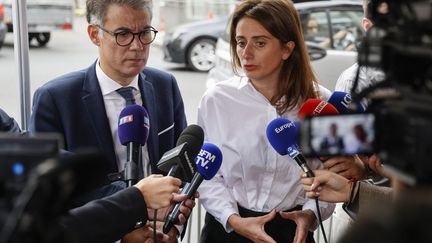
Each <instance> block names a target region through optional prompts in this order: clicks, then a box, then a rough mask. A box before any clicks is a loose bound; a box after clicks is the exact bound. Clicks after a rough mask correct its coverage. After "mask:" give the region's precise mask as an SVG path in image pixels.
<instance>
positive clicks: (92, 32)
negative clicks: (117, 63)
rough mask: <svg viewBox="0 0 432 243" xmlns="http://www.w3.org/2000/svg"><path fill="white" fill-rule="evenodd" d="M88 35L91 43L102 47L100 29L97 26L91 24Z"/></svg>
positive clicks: (88, 27)
mask: <svg viewBox="0 0 432 243" xmlns="http://www.w3.org/2000/svg"><path fill="white" fill-rule="evenodd" d="M87 33H88V36H89V37H90V40H91V42H93V44H95V45H97V46H99V45H100V38H99V29H98V28H97V27H96V26H95V25H92V24H89V25H88V26H87Z"/></svg>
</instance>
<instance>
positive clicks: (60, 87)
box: [30, 0, 186, 198]
mask: <svg viewBox="0 0 432 243" xmlns="http://www.w3.org/2000/svg"><path fill="white" fill-rule="evenodd" d="M151 18H152V3H151V1H150V0H87V21H88V23H89V25H88V27H87V32H88V36H89V38H90V40H91V41H92V42H93V43H94V44H95V45H96V46H97V47H98V49H99V58H98V59H97V60H96V61H95V63H93V64H92V65H91V66H90V67H89V68H87V69H84V70H81V71H77V72H72V73H69V74H66V75H64V76H61V77H58V78H56V79H54V80H52V81H50V82H48V83H46V84H45V85H43V86H42V87H40V88H39V89H38V90H37V91H36V92H35V94H34V99H33V102H34V103H33V113H32V117H31V121H30V131H32V132H58V133H61V134H63V136H64V142H65V149H66V150H68V151H72V152H75V151H78V150H80V149H88V148H94V149H97V150H99V151H101V152H103V153H104V154H105V155H106V156H107V158H108V161H107V163H109V166H108V170H107V171H106V173H107V174H108V173H113V172H118V171H121V170H122V169H123V168H124V164H125V162H126V148H125V147H124V146H122V145H121V144H120V142H119V138H118V133H117V126H118V125H117V122H118V117H119V114H120V112H121V110H122V109H123V108H124V107H125V105H126V101H125V99H124V98H123V97H122V95H120V93H119V92H118V91H117V90H118V89H120V88H125V87H126V88H128V89H130V90H131V92H132V96H133V99H134V100H135V102H136V103H137V104H138V105H143V106H144V107H145V108H146V110H147V112H148V114H149V117H150V135H149V138H148V141H147V143H146V145H145V146H144V147H143V149H142V155H143V156H142V163H139V165H138V167H139V177H140V178H142V177H144V176H146V175H149V174H151V173H157V172H158V170H157V168H156V163H157V161H158V160H159V159H160V157H161V156H162V155H163V153H164V152H165V151H167V150H169V149H171V148H172V147H174V146H175V142H176V140H177V138H178V137H179V135H180V133H181V131H182V130H183V129H184V128H185V127H186V118H185V114H184V107H183V101H182V98H181V95H180V92H179V89H178V86H177V83H176V80H175V78H174V77H173V76H172V75H171V74H168V73H165V72H162V71H159V70H156V69H152V68H148V67H145V66H146V63H147V59H148V56H149V49H150V43H151V42H153V40H154V38H155V36H156V33H157V31H156V30H155V29H154V28H153V27H151V25H150V24H151ZM118 189H119V188H116V187H106V188H105V190H104V191H100V193H99V194H98V195H96V196H95V197H94V198H98V197H102V196H107V195H109V194H112V193H113V192H115V191H117V190H118Z"/></svg>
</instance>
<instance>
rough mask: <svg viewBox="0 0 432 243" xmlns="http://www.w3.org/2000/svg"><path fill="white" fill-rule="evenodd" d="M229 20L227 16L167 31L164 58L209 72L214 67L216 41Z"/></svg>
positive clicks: (193, 68)
mask: <svg viewBox="0 0 432 243" xmlns="http://www.w3.org/2000/svg"><path fill="white" fill-rule="evenodd" d="M227 22H228V16H225V17H220V18H217V19H213V20H204V21H197V22H193V23H189V24H185V25H180V26H178V27H177V28H176V29H175V30H174V31H173V32H167V33H166V34H165V37H164V41H163V45H162V49H163V52H164V60H165V61H168V62H174V63H183V64H186V66H187V67H189V68H191V69H192V70H195V71H201V72H207V71H208V70H210V69H211V68H213V67H214V59H215V48H216V41H217V39H218V37H220V36H221V35H222V34H223V33H224V31H225V28H226V25H227Z"/></svg>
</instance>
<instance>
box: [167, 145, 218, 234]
mask: <svg viewBox="0 0 432 243" xmlns="http://www.w3.org/2000/svg"><path fill="white" fill-rule="evenodd" d="M222 159H223V158H222V152H221V151H220V149H219V148H218V147H217V146H216V145H214V144H212V143H204V145H203V146H202V149H201V151H200V152H199V154H198V156H197V157H196V158H195V164H196V167H197V173H195V175H194V177H193V179H192V182H191V183H189V184H187V185H186V186H185V187H184V188H183V190H182V194H186V195H187V196H188V198H192V197H193V195H194V194H195V192H196V191H197V189H198V187H199V186H200V185H201V183H202V181H203V180H204V179H206V180H210V179H211V178H213V176H215V175H216V173H217V172H218V170H219V168H220V167H221V164H222ZM182 205H184V201H183V202H181V203H177V204H176V205H175V207H174V209H173V210H172V211H171V213H170V214H169V215H168V217H167V220H166V221H165V224H164V226H163V232H164V233H165V234H167V233H168V232H169V231H170V230H171V228H172V227H173V225H174V224H175V223H177V222H178V217H179V215H180V207H181V206H182Z"/></svg>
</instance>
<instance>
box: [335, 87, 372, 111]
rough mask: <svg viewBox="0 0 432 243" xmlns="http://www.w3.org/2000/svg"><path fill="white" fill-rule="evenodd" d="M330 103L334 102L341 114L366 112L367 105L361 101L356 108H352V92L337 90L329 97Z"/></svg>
mask: <svg viewBox="0 0 432 243" xmlns="http://www.w3.org/2000/svg"><path fill="white" fill-rule="evenodd" d="M328 103H330V104H332V105H333V106H334V107H335V108H336V109H337V110H338V111H339V113H341V114H347V113H351V112H353V111H355V112H364V111H365V107H364V106H363V104H361V103H359V104H358V105H357V107H356V109H355V110H351V109H350V107H349V106H350V105H351V103H352V98H351V94H350V93H347V92H342V91H335V92H333V94H332V95H331V96H330V98H329V99H328Z"/></svg>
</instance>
